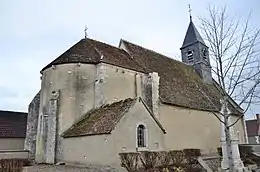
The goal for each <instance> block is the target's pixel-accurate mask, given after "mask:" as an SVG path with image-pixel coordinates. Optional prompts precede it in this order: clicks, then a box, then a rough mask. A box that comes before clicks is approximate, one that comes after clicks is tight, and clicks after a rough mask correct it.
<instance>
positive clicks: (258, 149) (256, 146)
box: [239, 144, 260, 152]
mask: <svg viewBox="0 0 260 172" xmlns="http://www.w3.org/2000/svg"><path fill="white" fill-rule="evenodd" d="M239 145H240V146H244V147H251V148H252V151H253V152H260V144H239Z"/></svg>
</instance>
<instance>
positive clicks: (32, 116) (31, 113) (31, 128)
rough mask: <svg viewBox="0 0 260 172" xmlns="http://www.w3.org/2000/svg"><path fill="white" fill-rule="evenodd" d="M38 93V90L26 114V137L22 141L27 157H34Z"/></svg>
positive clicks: (38, 104) (38, 102)
mask: <svg viewBox="0 0 260 172" xmlns="http://www.w3.org/2000/svg"><path fill="white" fill-rule="evenodd" d="M40 93H41V91H39V92H38V93H37V94H36V95H35V97H34V98H33V100H32V102H31V103H30V105H29V109H28V116H27V129H26V138H25V141H24V149H25V150H29V158H30V159H34V158H35V151H36V136H37V126H38V117H39V107H40Z"/></svg>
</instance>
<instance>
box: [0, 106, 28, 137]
mask: <svg viewBox="0 0 260 172" xmlns="http://www.w3.org/2000/svg"><path fill="white" fill-rule="evenodd" d="M26 125H27V113H23V112H12V111H0V138H6V137H8V138H25V135H26Z"/></svg>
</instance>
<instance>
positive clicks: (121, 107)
mask: <svg viewBox="0 0 260 172" xmlns="http://www.w3.org/2000/svg"><path fill="white" fill-rule="evenodd" d="M135 101H136V99H130V98H129V99H126V100H122V101H119V102H115V103H112V104H109V105H105V106H101V107H100V108H98V109H94V110H92V111H90V112H88V113H87V114H86V115H85V116H84V117H83V118H82V119H81V120H80V121H79V122H77V123H75V124H74V125H73V126H72V127H71V128H69V129H68V130H67V131H65V132H64V133H63V137H76V136H88V135H97V134H109V133H110V132H111V131H112V130H113V129H114V127H115V126H116V124H117V122H118V121H119V120H120V119H121V117H122V116H123V115H124V114H125V113H126V112H127V111H128V110H129V109H130V107H132V106H133V105H134V103H135Z"/></svg>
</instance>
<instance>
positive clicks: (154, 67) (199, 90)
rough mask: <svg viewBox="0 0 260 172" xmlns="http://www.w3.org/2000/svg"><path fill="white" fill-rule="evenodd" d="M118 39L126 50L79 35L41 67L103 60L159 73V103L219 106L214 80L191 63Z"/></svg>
mask: <svg viewBox="0 0 260 172" xmlns="http://www.w3.org/2000/svg"><path fill="white" fill-rule="evenodd" d="M121 43H123V44H124V45H125V46H126V49H127V52H126V51H124V50H122V49H119V48H117V47H114V46H111V45H108V44H105V43H102V42H99V41H95V40H92V39H89V38H87V39H82V40H80V41H79V42H78V43H77V44H75V45H74V46H72V47H71V48H70V49H69V50H67V51H66V52H65V53H63V54H62V55H61V56H59V57H58V58H57V59H55V60H54V61H53V62H51V63H50V64H48V65H47V66H46V67H44V68H43V70H45V69H47V68H49V67H51V66H52V65H58V64H64V63H79V62H80V63H94V64H97V63H100V62H104V63H108V64H112V65H115V66H120V67H124V68H127V69H132V70H135V71H139V72H144V73H149V72H153V71H154V72H158V74H159V76H160V87H159V94H160V99H161V100H162V102H163V103H167V104H173V105H177V106H182V107H187V108H192V109H198V110H206V111H212V110H213V111H219V110H220V102H219V100H220V96H221V94H220V91H219V89H218V88H217V87H216V85H215V84H206V83H204V82H203V81H202V79H201V78H200V76H199V75H198V74H197V73H196V71H195V70H194V69H193V68H192V67H191V66H189V65H186V64H184V63H182V62H179V61H176V60H174V59H172V58H169V57H166V56H164V55H161V54H159V53H156V52H154V51H152V50H148V49H146V48H143V47H141V46H138V45H136V44H133V43H130V42H127V41H124V40H121ZM43 70H42V71H43ZM205 95H207V96H205ZM207 97H209V98H210V101H209V98H207ZM211 102H212V103H211ZM216 107H217V109H216ZM231 110H232V109H231ZM232 112H234V111H233V110H232ZM234 113H237V114H239V112H237V111H236V112H234Z"/></svg>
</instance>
